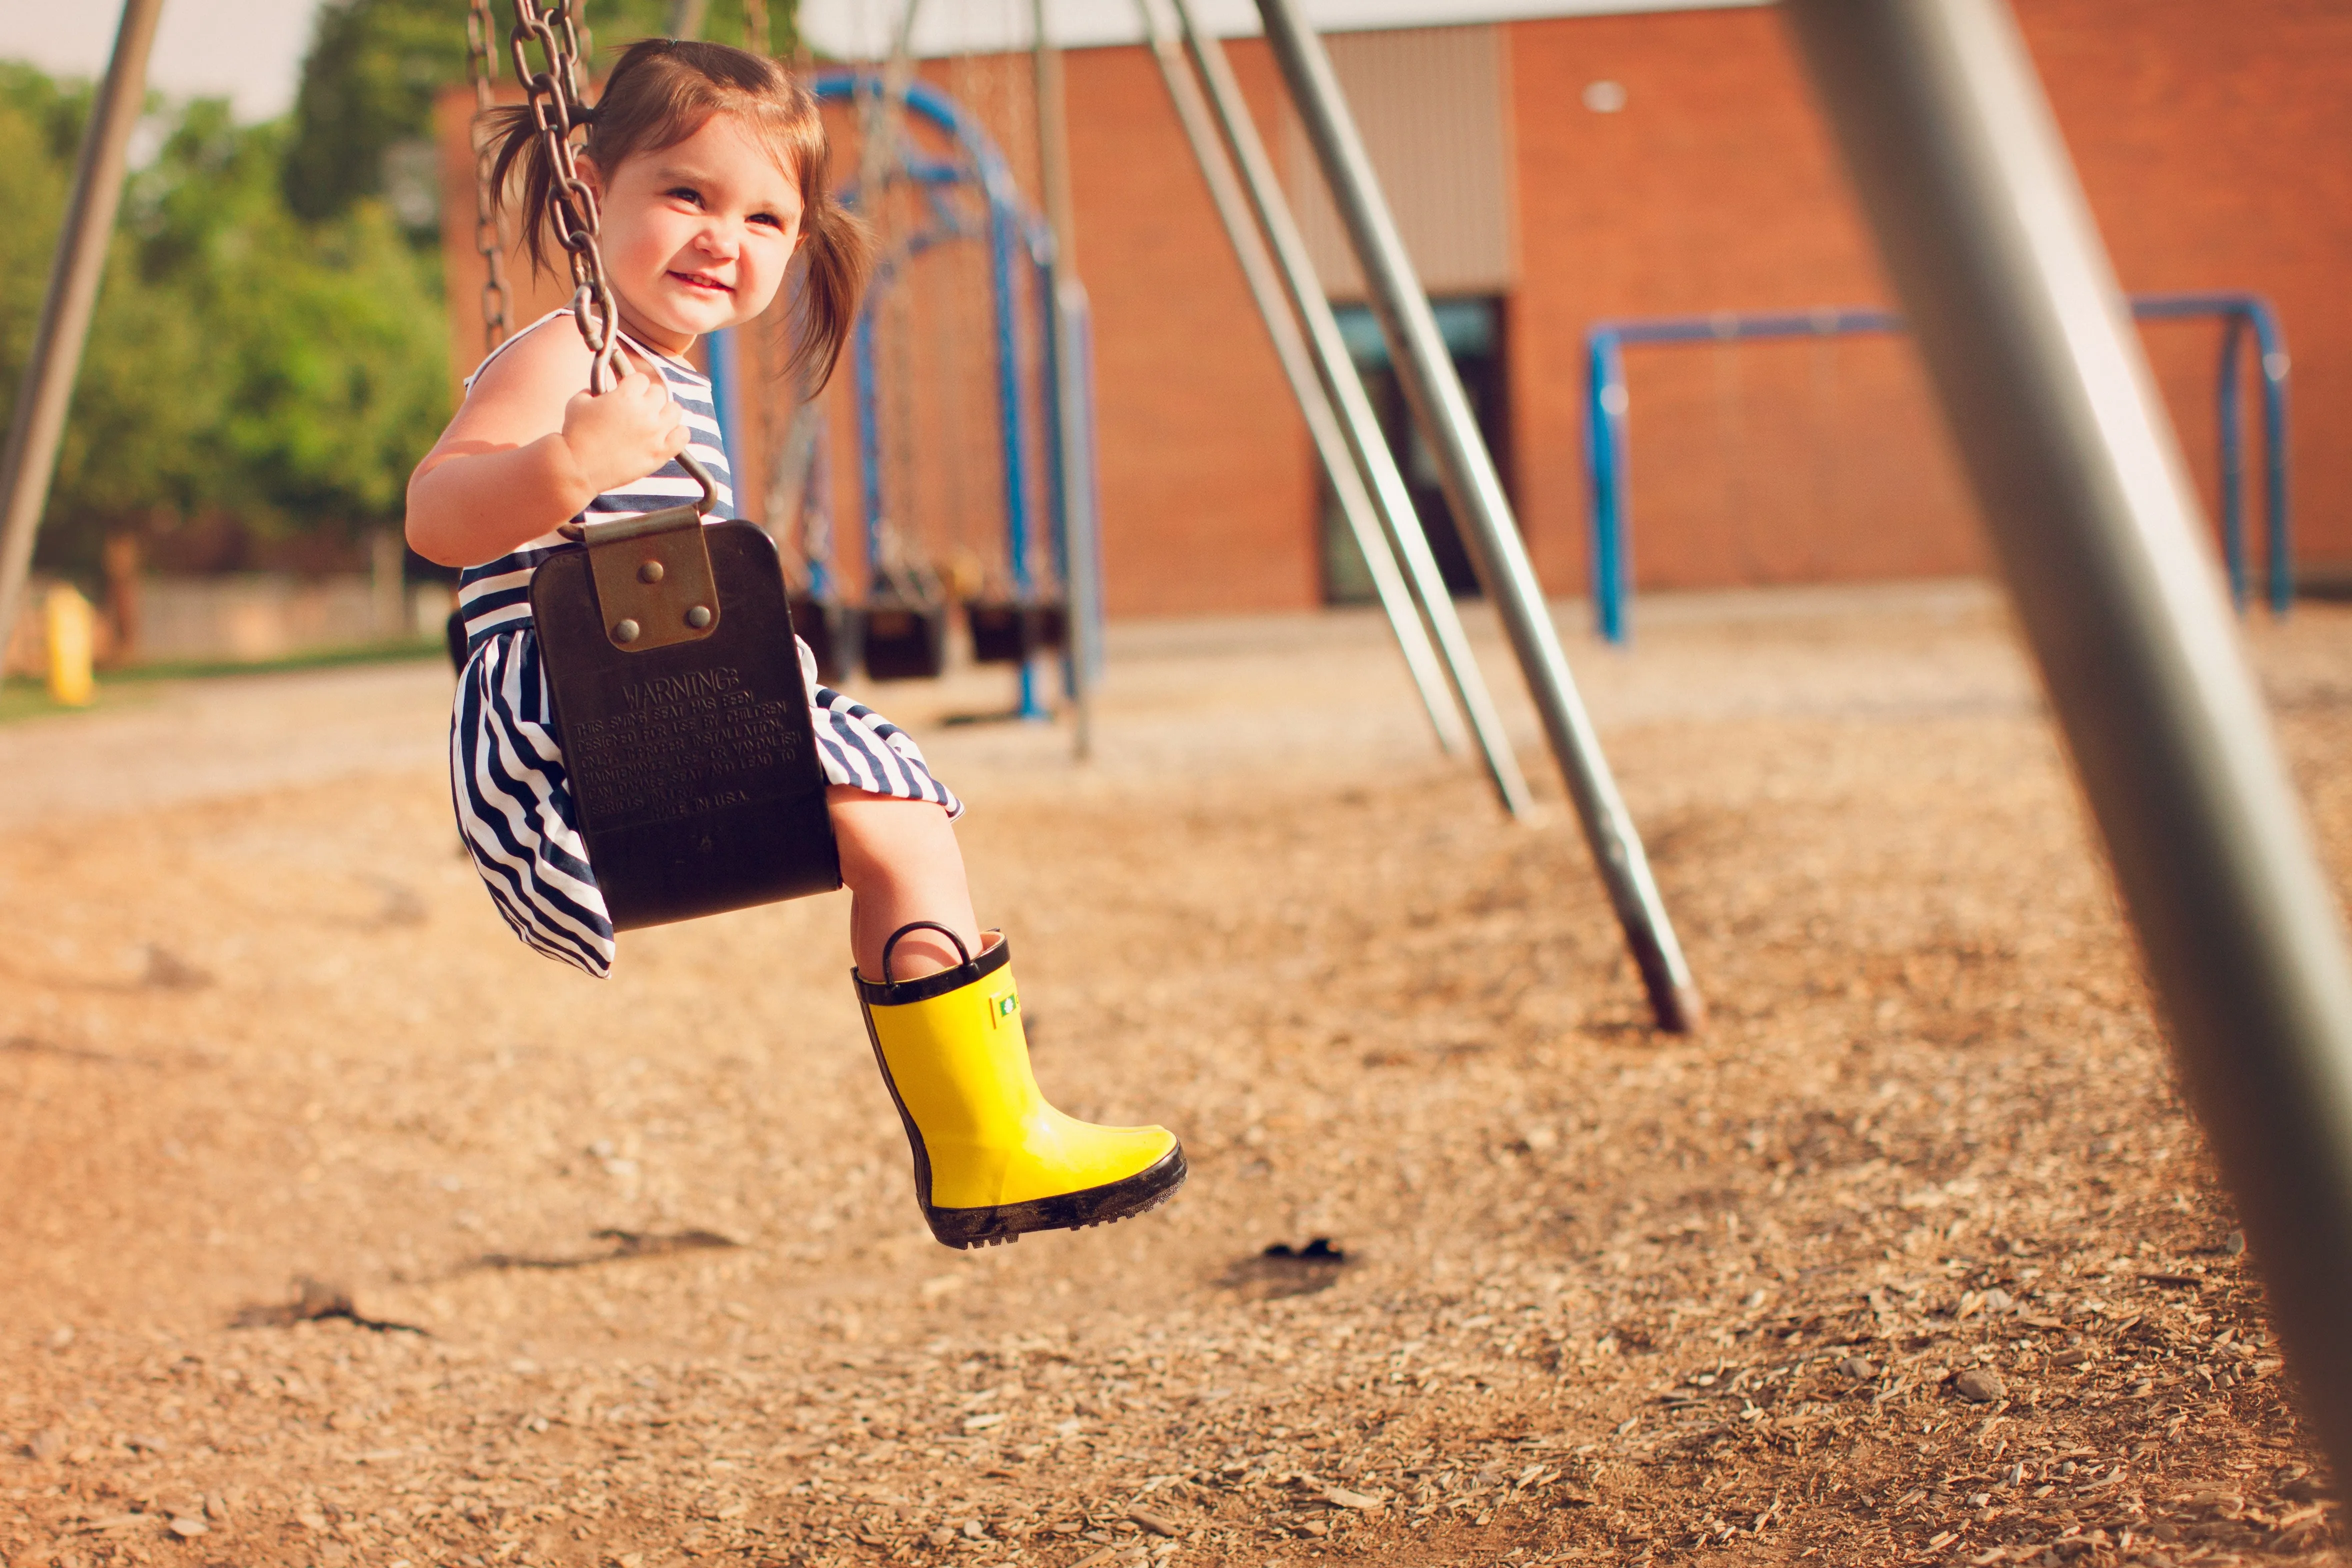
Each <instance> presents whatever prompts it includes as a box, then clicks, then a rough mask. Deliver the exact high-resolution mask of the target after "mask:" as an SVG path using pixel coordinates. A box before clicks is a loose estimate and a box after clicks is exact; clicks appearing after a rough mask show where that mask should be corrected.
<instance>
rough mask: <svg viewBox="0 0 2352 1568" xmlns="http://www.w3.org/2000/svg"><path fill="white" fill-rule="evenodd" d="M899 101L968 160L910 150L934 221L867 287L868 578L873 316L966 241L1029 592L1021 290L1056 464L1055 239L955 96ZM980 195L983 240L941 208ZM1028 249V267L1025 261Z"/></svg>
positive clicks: (872, 516) (930, 90)
mask: <svg viewBox="0 0 2352 1568" xmlns="http://www.w3.org/2000/svg"><path fill="white" fill-rule="evenodd" d="M809 86H810V88H811V89H812V90H814V92H815V94H816V96H817V98H818V99H819V100H822V101H830V102H852V101H856V100H861V99H867V98H873V97H878V96H879V95H881V94H882V93H883V92H885V91H886V90H887V87H886V84H885V81H884V79H883V77H882V75H881V74H880V73H879V72H876V71H861V70H827V71H820V72H818V73H817V74H816V75H815V76H814V77H812V78H811V79H810V81H809ZM900 101H901V102H902V103H903V104H904V106H905V107H906V109H907V110H908V112H909V113H911V114H913V115H916V116H918V117H919V118H920V119H922V120H924V121H928V122H929V123H930V124H931V125H932V126H934V127H936V128H937V129H938V130H940V131H941V132H945V133H946V134H947V136H948V137H949V139H950V141H951V142H953V143H954V144H955V146H956V148H957V150H958V153H960V156H957V157H954V158H948V159H941V158H931V157H926V156H923V155H921V154H919V153H915V152H913V151H912V150H907V151H905V152H902V153H901V154H900V159H899V167H898V171H897V175H896V177H898V178H900V179H906V180H911V181H913V182H915V183H916V184H919V185H921V186H924V187H927V188H929V190H931V191H932V192H933V193H934V195H932V198H931V202H930V206H931V211H932V222H931V223H930V225H929V226H928V227H925V228H923V229H920V230H918V231H917V232H916V233H915V234H914V235H913V236H911V237H909V238H908V240H907V242H906V243H905V245H904V246H903V247H901V248H900V249H899V250H898V252H897V253H896V254H895V255H892V256H889V257H886V258H883V261H882V263H881V265H880V266H878V267H877V268H876V270H875V275H874V279H873V282H872V285H871V287H869V288H868V289H867V290H866V301H865V304H864V307H863V308H862V309H861V310H860V311H859V314H858V318H857V326H856V334H855V336H854V338H853V341H852V364H853V370H854V373H855V375H856V394H857V444H858V477H859V480H860V489H861V490H862V492H863V496H862V499H863V501H864V505H865V513H866V519H865V521H866V562H867V565H868V568H869V570H870V571H875V572H878V571H879V569H880V566H881V561H882V519H883V515H884V501H885V499H886V498H885V495H884V489H883V485H884V480H883V475H882V439H881V415H880V409H879V406H878V397H879V390H878V387H879V383H878V374H879V367H878V366H877V363H876V352H875V342H874V321H875V312H876V310H877V309H878V307H879V305H880V303H881V301H882V300H883V298H884V297H885V296H886V295H887V293H888V292H889V290H890V289H891V288H892V287H893V286H894V285H895V284H896V283H897V282H898V279H899V277H900V276H901V274H902V273H903V272H904V270H905V268H906V265H907V263H908V262H910V261H912V260H913V259H914V258H916V257H918V256H919V255H921V254H923V253H924V252H925V251H927V250H929V249H930V248H931V247H934V246H938V245H943V244H948V243H950V242H952V241H955V240H960V239H975V238H977V239H984V240H985V241H986V243H987V246H988V272H989V294H990V310H991V324H992V329H993V333H994V337H995V347H996V401H997V432H998V439H999V443H1000V447H1001V450H1002V453H1003V468H1004V534H1005V538H1004V544H1005V551H1006V553H1007V554H1008V555H1009V556H1010V557H1011V559H1010V561H1009V562H1008V565H1009V566H1010V568H1011V575H1012V579H1013V590H1014V592H1015V593H1017V594H1020V595H1028V594H1029V593H1031V592H1032V591H1033V590H1034V587H1035V583H1034V573H1033V572H1032V571H1031V569H1030V549H1029V542H1030V540H1031V539H1032V538H1033V537H1034V531H1035V527H1036V521H1037V520H1036V516H1035V512H1034V507H1035V500H1034V493H1033V492H1034V488H1035V487H1034V484H1033V482H1032V479H1031V477H1030V473H1029V452H1028V442H1027V439H1026V436H1027V430H1028V426H1027V421H1026V418H1025V416H1024V410H1025V408H1026V407H1027V405H1028V401H1029V399H1028V396H1027V393H1028V391H1029V388H1028V381H1029V378H1028V376H1027V375H1026V374H1024V369H1023V365H1022V358H1021V348H1020V328H1019V320H1020V308H1019V303H1018V299H1017V296H1016V293H1015V290H1016V289H1017V288H1019V287H1020V286H1021V285H1023V284H1024V283H1029V284H1031V285H1033V286H1034V287H1035V288H1037V289H1038V290H1039V294H1038V300H1037V319H1038V321H1039V322H1040V323H1041V324H1042V325H1041V329H1040V331H1041V336H1042V338H1043V340H1044V346H1043V353H1042V356H1041V358H1040V361H1039V363H1040V375H1039V378H1038V379H1039V380H1040V382H1041V383H1042V384H1041V386H1040V387H1039V389H1038V395H1039V398H1040V400H1041V402H1042V404H1043V405H1044V407H1043V418H1044V421H1045V423H1044V429H1045V433H1046V445H1047V450H1048V456H1049V457H1057V456H1058V453H1057V451H1056V450H1055V447H1056V444H1057V443H1058V441H1059V439H1060V431H1059V426H1058V423H1057V421H1056V420H1055V399H1056V391H1055V376H1054V371H1053V367H1054V363H1055V361H1054V357H1053V342H1052V333H1053V331H1054V325H1053V321H1054V310H1055V307H1054V301H1053V300H1052V299H1051V298H1050V296H1048V295H1047V294H1045V292H1044V284H1043V282H1042V281H1041V280H1042V279H1045V277H1046V276H1047V275H1048V268H1050V267H1051V264H1052V261H1053V255H1054V239H1053V231H1052V230H1051V228H1050V227H1048V226H1047V225H1046V224H1045V220H1044V219H1043V218H1042V217H1041V216H1038V215H1037V214H1035V213H1034V212H1032V211H1030V210H1028V209H1027V208H1026V207H1024V205H1022V202H1021V199H1020V193H1019V191H1018V189H1017V187H1016V186H1015V185H1014V184H1013V174H1012V170H1011V168H1010V167H1009V166H1008V165H1007V164H1006V163H1005V161H1004V155H1003V153H1002V152H1000V151H999V150H998V148H997V146H996V143H995V142H993V141H992V140H991V139H990V137H989V135H988V133H987V132H986V131H985V130H983V129H982V127H981V126H980V124H979V123H978V122H977V121H974V120H973V119H972V118H971V116H970V115H969V114H967V113H966V112H965V111H964V110H963V108H962V106H961V105H960V104H958V103H957V102H956V101H955V100H953V99H952V98H950V97H949V96H948V95H947V94H946V93H944V92H941V91H940V89H938V88H936V87H934V86H932V85H931V84H930V83H929V82H927V81H923V80H921V79H910V80H908V82H907V84H906V87H905V89H904V92H903V95H902V96H901V99H900ZM963 185H970V186H972V187H974V188H976V189H977V190H978V191H979V192H980V194H981V195H982V198H983V200H984V201H985V202H986V204H987V207H988V218H987V225H986V228H985V231H984V233H981V234H975V233H973V232H972V230H971V226H969V225H967V224H966V223H965V222H964V221H963V220H962V218H961V216H959V215H958V214H957V213H956V212H955V210H954V209H953V207H952V206H951V205H949V204H948V203H947V202H945V201H943V200H940V197H939V196H938V195H937V194H936V193H937V192H939V191H942V190H947V189H952V188H954V187H957V186H963ZM858 194H859V193H858V192H857V190H856V187H855V186H854V185H853V186H850V187H848V188H846V189H845V190H844V191H843V193H842V197H843V200H844V201H845V202H847V203H848V204H850V205H853V206H854V205H856V202H857V197H858ZM1024 253H1025V257H1026V260H1027V263H1028V265H1027V266H1025V267H1024V266H1023V265H1021V263H1022V260H1023V259H1024ZM1060 488H1061V487H1060V485H1059V484H1058V482H1054V481H1052V480H1051V478H1050V476H1049V486H1048V494H1049V495H1050V497H1051V506H1050V509H1049V510H1048V513H1047V515H1048V517H1049V518H1050V520H1051V522H1052V527H1051V528H1050V530H1049V531H1048V542H1049V544H1050V547H1051V549H1052V551H1053V553H1054V556H1055V561H1056V562H1057V563H1058V562H1060V561H1062V560H1063V559H1065V558H1066V551H1067V545H1066V540H1065V538H1064V534H1065V532H1066V530H1067V528H1068V526H1069V515H1068V511H1069V508H1068V498H1066V497H1065V496H1063V495H1062V494H1061V493H1060ZM1020 710H1021V712H1022V714H1023V715H1024V717H1031V718H1042V717H1045V716H1046V711H1047V710H1046V709H1045V706H1044V704H1043V702H1042V701H1041V700H1040V698H1039V694H1038V691H1037V687H1036V680H1035V675H1034V671H1033V670H1032V669H1031V668H1029V667H1028V666H1026V665H1024V666H1023V667H1022V670H1021V708H1020Z"/></svg>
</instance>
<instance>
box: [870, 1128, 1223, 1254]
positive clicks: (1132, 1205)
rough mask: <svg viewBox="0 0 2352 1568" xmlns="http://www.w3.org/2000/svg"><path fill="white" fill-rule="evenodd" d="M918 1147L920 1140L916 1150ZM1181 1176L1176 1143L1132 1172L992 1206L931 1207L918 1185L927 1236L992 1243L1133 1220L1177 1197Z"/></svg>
mask: <svg viewBox="0 0 2352 1568" xmlns="http://www.w3.org/2000/svg"><path fill="white" fill-rule="evenodd" d="M920 1147H921V1146H920V1144H918V1145H917V1148H918V1149H920ZM918 1158H920V1155H918ZM925 1163H926V1164H928V1162H925ZM925 1175H927V1176H928V1175H929V1171H928V1170H926V1171H925ZM1184 1176H1185V1168H1184V1151H1183V1148H1182V1147H1181V1145H1180V1146H1178V1147H1176V1148H1173V1149H1171V1150H1169V1151H1168V1152H1166V1153H1165V1154H1162V1155H1161V1156H1160V1158H1159V1159H1158V1160H1157V1161H1155V1162H1153V1163H1152V1164H1150V1166H1148V1167H1147V1168H1145V1169H1143V1170H1140V1171H1138V1172H1137V1173H1135V1174H1134V1175H1132V1176H1123V1177H1121V1178H1120V1179H1119V1180H1118V1181H1116V1182H1107V1183H1105V1184H1103V1185H1101V1186H1099V1187H1088V1188H1087V1189H1086V1190H1085V1191H1084V1192H1077V1193H1063V1194H1060V1195H1058V1196H1055V1197H1050V1198H1032V1199H1030V1200H1029V1201H1028V1202H1027V1203H1019V1204H999V1205H994V1206H992V1207H990V1208H981V1209H942V1208H933V1207H932V1206H931V1205H930V1203H929V1191H930V1184H929V1182H928V1181H925V1182H923V1183H922V1184H921V1186H922V1189H923V1193H924V1196H925V1200H926V1201H925V1202H924V1204H923V1218H924V1219H926V1220H928V1221H929V1222H930V1226H931V1234H932V1235H933V1236H935V1237H938V1238H939V1239H940V1241H942V1242H944V1243H945V1244H946V1245H948V1246H950V1247H993V1246H995V1245H996V1244H997V1243H998V1242H1002V1241H1011V1240H1012V1239H1013V1237H1019V1236H1026V1235H1028V1234H1029V1233H1030V1232H1031V1231H1033V1230H1082V1229H1084V1228H1085V1227H1086V1226H1090V1225H1108V1224H1110V1223H1111V1222H1112V1221H1113V1220H1121V1219H1129V1218H1131V1217H1133V1216H1134V1215H1139V1214H1141V1213H1143V1212H1144V1211H1145V1210H1146V1209H1154V1208H1158V1207H1159V1206H1160V1205H1161V1204H1164V1203H1166V1202H1167V1201H1168V1200H1169V1199H1170V1198H1171V1197H1173V1196H1175V1195H1176V1189H1177V1188H1179V1187H1181V1186H1182V1185H1183V1184H1184Z"/></svg>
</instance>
